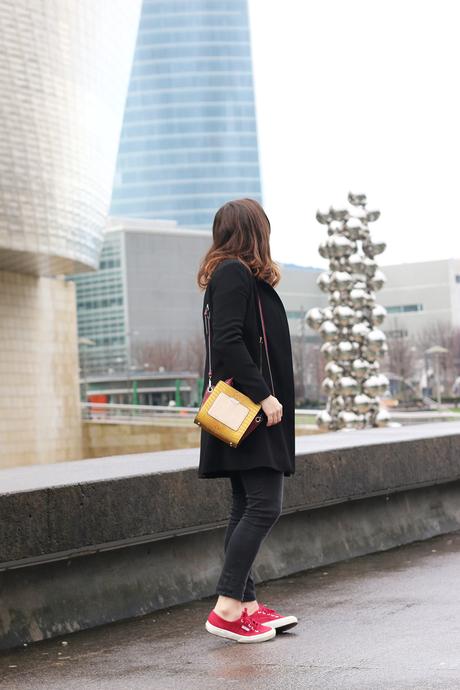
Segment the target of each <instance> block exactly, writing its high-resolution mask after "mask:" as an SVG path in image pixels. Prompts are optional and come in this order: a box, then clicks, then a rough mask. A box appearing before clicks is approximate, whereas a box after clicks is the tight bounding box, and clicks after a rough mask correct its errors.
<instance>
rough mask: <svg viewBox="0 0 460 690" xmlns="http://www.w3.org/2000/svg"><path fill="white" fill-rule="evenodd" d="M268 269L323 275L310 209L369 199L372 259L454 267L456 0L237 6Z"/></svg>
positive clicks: (264, 0) (297, 0)
mask: <svg viewBox="0 0 460 690" xmlns="http://www.w3.org/2000/svg"><path fill="white" fill-rule="evenodd" d="M249 10H250V21H251V31H252V52H253V65H254V80H255V91H256V112H257V118H258V133H259V147H260V161H261V175H262V190H263V199H264V208H265V210H266V212H267V214H268V217H269V218H270V222H271V226H272V239H271V247H272V256H273V258H274V259H275V260H278V261H283V262H293V263H298V264H302V265H315V266H324V265H325V262H324V260H323V259H322V258H321V257H320V256H319V254H318V251H317V247H318V244H319V242H320V241H321V240H322V239H324V238H325V237H326V230H325V226H321V225H319V223H317V221H316V220H315V213H316V209H317V208H318V207H320V208H328V207H329V205H330V204H331V203H332V204H343V203H345V202H346V198H347V194H348V191H349V190H352V191H355V192H361V191H363V192H364V193H366V194H367V195H368V199H369V207H372V208H379V209H380V210H381V213H382V215H381V218H380V219H379V220H378V221H377V222H376V223H374V224H373V226H372V235H373V237H375V238H379V239H380V238H382V239H384V240H385V241H386V242H387V249H386V251H385V252H384V253H383V254H382V255H380V262H381V264H393V263H401V262H413V261H425V260H430V259H443V258H450V257H455V258H460V239H459V238H460V223H459V218H458V199H459V194H460V179H459V177H460V176H459V172H458V167H459V158H460V156H459V154H460V134H459V130H460V105H459V67H460V40H459V34H458V31H459V18H460V16H459V15H460V3H458V1H456V0H436V1H434V0H432V1H430V2H427V1H426V0H282V2H280V0H249Z"/></svg>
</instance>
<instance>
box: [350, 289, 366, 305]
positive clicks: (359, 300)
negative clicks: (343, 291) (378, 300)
mask: <svg viewBox="0 0 460 690" xmlns="http://www.w3.org/2000/svg"><path fill="white" fill-rule="evenodd" d="M350 301H351V303H352V304H353V306H354V307H364V305H365V304H366V291H365V290H363V289H362V288H353V289H352V290H351V291H350Z"/></svg>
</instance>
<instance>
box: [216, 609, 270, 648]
mask: <svg viewBox="0 0 460 690" xmlns="http://www.w3.org/2000/svg"><path fill="white" fill-rule="evenodd" d="M205 627H206V630H207V631H208V632H210V633H211V634H212V635H218V636H219V637H227V638H228V639H229V640H236V641H237V642H265V640H271V638H272V637H275V635H276V630H273V629H272V628H271V627H267V626H265V625H262V624H261V623H258V622H257V621H256V620H254V619H253V618H252V616H249V614H248V610H247V608H244V609H243V613H242V614H241V616H240V618H237V619H236V620H234V621H226V620H225V619H224V618H221V617H220V616H219V615H218V614H217V613H216V612H215V611H214V610H213V611H211V613H210V614H209V616H208V620H207V621H206V623H205Z"/></svg>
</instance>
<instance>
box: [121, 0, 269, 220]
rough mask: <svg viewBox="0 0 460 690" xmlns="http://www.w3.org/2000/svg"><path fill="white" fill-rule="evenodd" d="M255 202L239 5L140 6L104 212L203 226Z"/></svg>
mask: <svg viewBox="0 0 460 690" xmlns="http://www.w3.org/2000/svg"><path fill="white" fill-rule="evenodd" d="M243 196H249V197H251V198H254V199H257V200H258V201H262V199H261V186H260V174H259V158H258V146H257V131H256V118H255V106H254V88H253V74H252V61H251V46H250V35H249V19H248V8H247V0H163V1H159V0H144V3H143V10H142V16H141V21H140V27H139V35H138V39H137V46H136V51H135V57H134V63H133V70H132V75H131V81H130V87H129V92H128V98H127V104H126V110H125V115H124V124H123V130H122V135H121V140H120V148H119V153H118V162H117V171H116V175H115V181H114V189H113V196H112V208H111V214H112V215H114V216H128V217H129V216H131V217H133V216H134V217H142V218H155V219H171V220H177V222H178V223H179V224H180V225H186V226H187V227H189V228H203V227H204V228H209V227H210V225H211V223H212V219H213V217H214V214H215V212H216V210H217V209H218V208H219V207H220V206H221V205H222V204H223V203H225V202H226V201H228V200H229V199H232V198H240V197H243Z"/></svg>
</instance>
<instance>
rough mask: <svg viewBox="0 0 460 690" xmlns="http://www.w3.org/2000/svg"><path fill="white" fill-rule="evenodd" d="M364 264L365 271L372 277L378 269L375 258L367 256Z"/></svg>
mask: <svg viewBox="0 0 460 690" xmlns="http://www.w3.org/2000/svg"><path fill="white" fill-rule="evenodd" d="M363 264H364V273H365V274H366V275H367V276H368V277H371V276H373V275H374V273H375V272H376V270H377V264H376V263H375V261H374V260H373V259H371V258H370V257H368V256H365V257H364V259H363Z"/></svg>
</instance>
